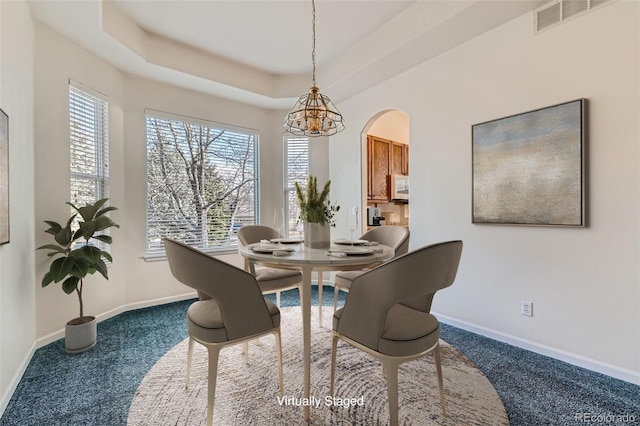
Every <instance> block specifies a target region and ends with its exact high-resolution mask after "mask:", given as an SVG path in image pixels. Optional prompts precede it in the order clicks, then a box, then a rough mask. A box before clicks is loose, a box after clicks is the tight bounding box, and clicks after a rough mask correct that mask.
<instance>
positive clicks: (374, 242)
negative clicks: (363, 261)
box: [367, 241, 378, 247]
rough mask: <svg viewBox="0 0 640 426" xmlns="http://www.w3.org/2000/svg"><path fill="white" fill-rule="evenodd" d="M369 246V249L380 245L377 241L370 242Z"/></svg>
mask: <svg viewBox="0 0 640 426" xmlns="http://www.w3.org/2000/svg"><path fill="white" fill-rule="evenodd" d="M367 245H368V246H369V247H371V246H377V245H378V242H377V241H369V242H368V243H367Z"/></svg>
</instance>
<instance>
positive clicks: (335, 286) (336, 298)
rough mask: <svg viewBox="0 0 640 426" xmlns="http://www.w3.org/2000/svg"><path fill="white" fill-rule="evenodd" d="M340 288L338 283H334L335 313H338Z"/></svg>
mask: <svg viewBox="0 0 640 426" xmlns="http://www.w3.org/2000/svg"><path fill="white" fill-rule="evenodd" d="M339 291H340V290H339V289H338V286H337V285H335V284H334V285H333V313H334V314H335V313H336V309H338V292H339Z"/></svg>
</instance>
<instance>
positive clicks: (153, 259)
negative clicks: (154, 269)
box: [140, 247, 238, 262]
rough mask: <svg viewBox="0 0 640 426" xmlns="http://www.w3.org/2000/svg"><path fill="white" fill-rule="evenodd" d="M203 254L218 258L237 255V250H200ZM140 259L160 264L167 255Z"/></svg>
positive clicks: (145, 256) (148, 255)
mask: <svg viewBox="0 0 640 426" xmlns="http://www.w3.org/2000/svg"><path fill="white" fill-rule="evenodd" d="M201 251H202V252H203V253H206V254H208V255H210V256H219V255H225V254H237V253H238V249H237V248H235V247H227V248H222V249H210V250H201ZM140 259H142V260H144V261H145V262H160V261H164V260H167V255H166V254H165V253H154V254H145V255H144V256H141V257H140Z"/></svg>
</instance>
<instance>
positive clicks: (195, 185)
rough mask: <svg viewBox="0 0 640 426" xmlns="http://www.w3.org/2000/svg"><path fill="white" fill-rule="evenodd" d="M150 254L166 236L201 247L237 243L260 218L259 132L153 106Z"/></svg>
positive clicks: (149, 155)
mask: <svg viewBox="0 0 640 426" xmlns="http://www.w3.org/2000/svg"><path fill="white" fill-rule="evenodd" d="M146 127H147V256H158V255H162V254H164V246H163V245H162V238H165V237H168V238H173V239H176V240H179V241H182V242H185V243H187V244H189V245H192V246H194V247H198V248H200V249H202V250H211V251H215V250H225V249H230V248H232V247H235V246H236V244H237V237H236V233H237V230H238V228H239V227H240V226H242V225H243V224H254V223H258V221H259V217H258V212H259V195H258V194H259V189H258V176H259V173H258V142H259V135H258V134H257V133H256V132H255V131H251V130H248V129H237V128H232V127H229V126H225V125H221V124H219V123H214V122H209V121H204V120H198V119H194V118H189V117H183V116H176V115H170V114H166V113H160V112H157V111H147V114H146Z"/></svg>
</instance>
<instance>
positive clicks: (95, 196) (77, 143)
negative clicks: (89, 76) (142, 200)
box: [69, 81, 109, 205]
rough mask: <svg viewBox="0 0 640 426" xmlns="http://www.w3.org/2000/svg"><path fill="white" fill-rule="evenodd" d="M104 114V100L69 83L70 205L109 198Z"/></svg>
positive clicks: (105, 106) (87, 90) (107, 145)
mask: <svg viewBox="0 0 640 426" xmlns="http://www.w3.org/2000/svg"><path fill="white" fill-rule="evenodd" d="M108 114H109V109H108V103H107V101H106V99H104V98H103V97H102V96H99V95H98V94H97V93H90V90H89V89H87V88H84V87H80V85H79V84H78V83H73V82H71V81H70V82H69V135H70V149H71V152H70V154H71V157H70V159H71V161H70V163H71V164H70V171H71V202H72V203H74V204H75V205H85V204H87V203H94V202H96V201H97V200H99V199H102V198H106V197H108V196H109V195H108V194H109V144H108V139H109V135H108V133H109V132H108V128H109V126H108V121H109V117H108Z"/></svg>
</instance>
